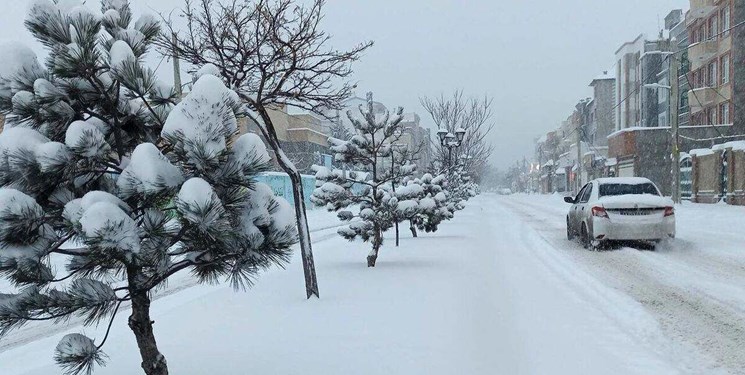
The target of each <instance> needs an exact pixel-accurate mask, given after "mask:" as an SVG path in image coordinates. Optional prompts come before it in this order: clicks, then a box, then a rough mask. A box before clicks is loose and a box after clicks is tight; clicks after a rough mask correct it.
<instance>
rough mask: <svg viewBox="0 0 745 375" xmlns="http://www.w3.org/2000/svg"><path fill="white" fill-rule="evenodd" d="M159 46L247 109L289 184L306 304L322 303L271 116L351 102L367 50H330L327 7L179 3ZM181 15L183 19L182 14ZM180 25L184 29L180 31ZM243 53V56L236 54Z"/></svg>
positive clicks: (299, 201)
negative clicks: (208, 75) (206, 69)
mask: <svg viewBox="0 0 745 375" xmlns="http://www.w3.org/2000/svg"><path fill="white" fill-rule="evenodd" d="M183 4H184V6H183V8H182V9H181V10H180V12H179V11H177V12H176V13H175V17H176V19H175V20H170V19H169V20H168V21H167V22H165V26H166V28H167V29H168V31H169V32H167V33H164V34H163V37H162V38H161V39H160V41H159V42H158V44H159V45H160V46H161V47H162V48H163V49H164V50H166V51H167V54H168V55H178V56H179V57H180V58H181V59H183V60H185V61H187V62H189V63H191V64H192V65H195V66H204V65H207V64H213V65H214V66H216V67H217V72H219V75H221V76H222V78H223V80H224V81H225V82H226V83H227V85H228V86H229V87H230V88H232V89H234V90H235V91H236V92H237V93H238V95H239V96H240V98H241V99H242V100H243V102H244V103H246V106H247V108H248V112H247V116H249V117H251V118H252V122H253V123H254V124H256V126H257V127H258V129H259V130H260V131H261V132H262V133H263V135H264V139H265V141H266V142H267V144H268V145H269V147H270V148H271V149H272V151H273V152H274V155H275V156H276V161H277V164H279V166H280V168H282V170H283V171H284V172H285V173H287V175H288V176H289V177H290V181H291V183H292V194H293V198H294V203H295V214H296V217H297V219H296V222H297V227H298V230H299V240H300V251H301V254H302V260H303V272H304V274H305V290H306V295H307V296H308V298H310V297H311V296H316V297H319V292H318V280H317V278H316V271H315V266H314V261H313V249H312V247H313V246H312V242H311V239H310V230H309V228H308V217H307V214H306V207H305V200H304V199H303V197H304V194H305V193H304V191H303V184H302V179H301V176H300V171H299V169H298V167H297V166H296V165H295V164H294V163H293V161H292V160H290V157H289V155H288V152H287V151H288V150H287V147H286V144H285V142H281V141H280V139H279V135H278V134H279V130H280V128H279V124H275V121H276V120H274V119H273V117H274V116H271V115H270V113H271V112H272V111H273V110H276V109H277V108H282V107H287V108H296V109H301V110H305V111H308V112H312V113H315V114H318V115H321V116H326V113H328V111H331V110H339V109H341V108H342V107H343V102H344V101H345V100H346V99H347V98H349V97H350V96H352V93H353V90H354V84H353V83H352V82H349V80H348V78H349V77H350V76H351V74H352V69H351V64H352V63H353V62H354V61H356V60H358V59H359V58H360V57H361V55H362V53H363V52H364V51H365V50H367V49H368V48H369V47H370V46H372V42H365V43H361V44H358V45H357V46H354V47H352V48H350V49H347V50H344V49H338V48H335V47H333V46H331V45H330V44H331V39H332V38H331V36H330V35H329V34H327V33H326V31H324V30H323V22H322V20H323V15H324V9H325V8H324V6H325V5H326V0H311V1H298V0H256V1H235V0H184V2H183ZM179 13H180V14H179ZM184 22H185V23H184ZM238 52H240V53H238Z"/></svg>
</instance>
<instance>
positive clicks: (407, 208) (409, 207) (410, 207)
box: [396, 200, 419, 217]
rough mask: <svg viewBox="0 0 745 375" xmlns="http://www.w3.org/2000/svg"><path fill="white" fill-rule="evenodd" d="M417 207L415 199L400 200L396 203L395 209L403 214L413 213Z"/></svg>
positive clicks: (409, 214)
mask: <svg viewBox="0 0 745 375" xmlns="http://www.w3.org/2000/svg"><path fill="white" fill-rule="evenodd" d="M418 208H419V204H417V202H416V201H415V200H405V201H400V202H398V204H397V205H396V211H397V212H398V213H399V214H400V215H403V216H407V217H408V216H411V215H414V214H415V213H416V212H417V210H418Z"/></svg>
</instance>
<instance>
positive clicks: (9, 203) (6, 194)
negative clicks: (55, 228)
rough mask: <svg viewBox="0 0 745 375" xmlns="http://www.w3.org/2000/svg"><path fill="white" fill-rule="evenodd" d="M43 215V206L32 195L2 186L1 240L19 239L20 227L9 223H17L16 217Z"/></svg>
mask: <svg viewBox="0 0 745 375" xmlns="http://www.w3.org/2000/svg"><path fill="white" fill-rule="evenodd" d="M43 216H44V211H43V210H42V208H41V206H39V204H38V203H36V201H35V200H34V199H33V198H31V197H30V196H28V195H26V194H24V193H23V192H21V191H19V190H16V189H9V188H0V242H2V241H5V240H7V239H15V240H18V238H17V237H18V233H17V232H16V231H17V230H18V228H17V227H15V226H13V225H9V223H14V224H15V221H16V220H17V219H15V218H17V217H27V218H32V219H39V218H42V217H43ZM14 219H15V220H14ZM14 242H15V241H14ZM1 247H2V246H0V248H1Z"/></svg>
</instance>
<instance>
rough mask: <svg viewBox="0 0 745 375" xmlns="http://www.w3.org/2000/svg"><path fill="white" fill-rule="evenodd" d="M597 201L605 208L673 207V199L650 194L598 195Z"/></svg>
mask: <svg viewBox="0 0 745 375" xmlns="http://www.w3.org/2000/svg"><path fill="white" fill-rule="evenodd" d="M598 202H599V203H600V204H602V205H603V207H605V208H634V206H639V207H652V208H654V207H674V206H675V203H673V200H672V199H670V198H667V197H661V196H659V195H652V194H626V195H613V196H606V197H600V198H599V199H598Z"/></svg>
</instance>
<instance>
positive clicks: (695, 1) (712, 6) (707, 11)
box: [686, 0, 717, 25]
mask: <svg viewBox="0 0 745 375" xmlns="http://www.w3.org/2000/svg"><path fill="white" fill-rule="evenodd" d="M716 2H717V0H691V10H690V11H689V12H688V17H687V18H686V25H690V24H692V23H694V22H696V21H697V20H699V19H702V18H706V17H708V16H709V15H711V13H713V12H714V11H715V10H716V9H717V5H716Z"/></svg>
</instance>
